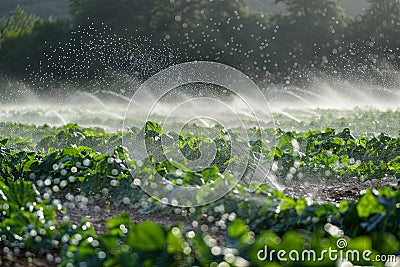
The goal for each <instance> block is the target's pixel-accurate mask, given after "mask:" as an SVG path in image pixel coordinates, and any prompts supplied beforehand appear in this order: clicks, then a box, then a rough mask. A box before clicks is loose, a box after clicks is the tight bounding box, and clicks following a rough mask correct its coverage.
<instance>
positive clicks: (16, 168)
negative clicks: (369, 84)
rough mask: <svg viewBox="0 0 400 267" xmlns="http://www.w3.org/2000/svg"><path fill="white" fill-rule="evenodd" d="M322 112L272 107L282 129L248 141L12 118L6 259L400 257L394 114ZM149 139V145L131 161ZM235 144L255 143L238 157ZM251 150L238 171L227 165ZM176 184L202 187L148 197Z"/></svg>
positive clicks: (5, 187)
mask: <svg viewBox="0 0 400 267" xmlns="http://www.w3.org/2000/svg"><path fill="white" fill-rule="evenodd" d="M318 112H319V114H320V115H319V116H318V118H315V117H312V118H310V117H308V119H306V117H307V116H305V117H301V113H300V112H296V113H293V114H296V116H300V118H301V120H298V121H293V120H288V118H287V116H285V113H281V114H276V115H275V119H276V125H277V128H276V129H261V128H252V129H247V131H246V132H247V133H249V136H254V137H255V138H254V139H253V140H250V141H245V140H246V139H244V138H241V136H240V134H239V133H240V131H239V130H238V129H235V128H232V129H226V128H223V127H222V126H220V125H215V126H213V127H211V128H205V127H203V126H199V125H196V124H193V125H191V126H190V127H188V128H185V130H184V131H182V132H180V133H172V132H164V130H163V129H162V127H161V126H160V125H159V124H157V123H154V122H147V123H146V125H145V126H144V127H143V128H138V127H131V128H129V129H130V130H129V132H127V133H122V132H119V131H107V132H106V131H104V130H103V129H102V128H100V127H86V128H85V127H82V126H78V125H77V124H72V123H71V124H66V125H63V126H58V127H54V126H48V125H43V126H34V125H29V124H26V123H25V124H18V123H13V122H3V123H1V124H0V135H1V138H0V165H1V166H0V218H1V219H0V247H1V248H2V249H1V250H0V257H1V258H0V265H4V266H17V265H18V264H19V265H20V266H53V265H54V266H55V265H61V266H266V265H268V266H281V265H283V266H352V265H351V264H355V265H356V264H357V265H374V266H384V265H385V264H386V266H398V265H396V255H397V264H399V258H398V257H399V254H400V191H399V181H400V179H399V178H400V137H399V136H398V133H397V131H398V129H399V125H398V118H399V115H400V114H399V112H398V111H378V110H361V109H360V110H351V111H348V112H347V113H346V111H342V112H339V111H331V110H320V111H318ZM338 114H340V116H339V115H338ZM328 125H330V126H331V127H334V128H328ZM295 129H296V130H295ZM200 130H201V132H202V133H203V134H196V133H197V132H200ZM207 131H208V132H210V135H207V134H204V132H205V133H207ZM215 131H217V132H218V133H219V135H217V136H215V135H211V132H215ZM383 131H385V132H383ZM260 136H261V137H263V136H268V137H273V138H272V139H271V138H268V140H273V141H272V142H266V141H265V140H266V139H264V138H257V137H260ZM141 137H144V138H143V140H144V142H145V145H146V149H147V151H150V153H149V156H148V157H146V158H134V157H133V156H132V155H131V153H130V151H129V148H130V147H135V146H137V145H138V143H137V142H139V141H138V140H141ZM165 139H168V140H175V141H176V142H170V144H171V145H170V147H165V146H163V144H162V140H165ZM211 144H213V145H215V147H216V155H215V157H214V159H213V161H212V163H211V164H210V166H208V167H207V168H204V169H196V168H193V166H190V164H189V163H188V164H185V162H183V163H182V162H175V161H173V160H171V159H170V158H169V155H172V154H173V152H174V151H180V153H181V154H182V155H184V157H185V158H186V159H188V160H193V161H195V160H196V159H198V158H200V157H201V153H202V151H203V148H204V147H208V146H210V145H211ZM234 144H235V145H239V146H240V147H246V148H247V150H246V153H243V155H241V156H235V157H232V156H231V149H232V147H233V146H234ZM171 153H172V154H171ZM244 158H246V159H247V161H246V168H245V170H244V173H243V177H242V178H241V179H238V178H237V177H236V176H235V173H234V172H229V168H230V166H232V164H233V165H234V166H235V164H239V165H240V164H241V162H243V160H244ZM258 166H262V168H261V172H260V171H259V169H257V167H258ZM227 170H228V171H227ZM171 185H173V186H179V187H182V188H195V189H196V188H197V189H199V188H200V189H201V190H193V191H190V192H193V195H192V196H190V198H188V196H185V197H186V198H187V199H190V200H191V203H181V202H180V201H181V199H185V198H183V197H182V196H178V195H177V196H176V198H174V199H166V200H164V199H161V201H160V199H159V200H157V199H156V198H154V197H151V196H150V195H153V196H154V194H153V193H154V192H156V193H158V194H159V195H162V193H160V192H159V191H162V190H164V189H163V188H166V189H165V190H166V191H168V190H169V189H168V188H169V187H170V186H171ZM157 186H158V187H157ZM154 188H159V190H158V191H157V190H153V191H151V190H152V189H154ZM226 188H228V189H229V190H225V189H226ZM277 188H278V189H277ZM370 188H371V189H370ZM143 189H145V190H143ZM149 192H151V193H152V194H150V195H149V194H148V193H149ZM215 192H218V193H221V194H220V196H219V197H218V198H216V199H215V200H214V201H210V203H207V205H197V204H204V202H202V200H203V199H206V198H207V197H208V196H210V195H213V194H215ZM156 196H158V195H157V194H156ZM165 202H168V204H166V203H165ZM281 250H282V251H284V252H285V253H284V252H279V251H281ZM304 251H306V253H304ZM358 253H359V254H358ZM357 255H358V256H359V257H356V256H357ZM346 259H347V260H348V261H346ZM350 262H351V264H350Z"/></svg>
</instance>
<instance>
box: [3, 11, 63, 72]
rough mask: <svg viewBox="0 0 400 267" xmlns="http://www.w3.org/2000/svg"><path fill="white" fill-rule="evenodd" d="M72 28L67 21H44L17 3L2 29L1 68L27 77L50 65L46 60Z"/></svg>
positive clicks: (54, 56) (55, 56)
mask: <svg viewBox="0 0 400 267" xmlns="http://www.w3.org/2000/svg"><path fill="white" fill-rule="evenodd" d="M68 31H69V25H68V23H66V22H63V21H56V20H52V19H49V20H46V21H44V20H41V19H40V18H39V17H38V16H35V15H33V14H27V13H26V12H25V11H24V10H23V9H22V8H21V7H20V6H17V8H16V9H15V10H14V11H12V12H11V15H10V17H9V19H8V21H7V23H6V25H5V27H3V29H2V30H1V33H0V69H1V70H2V71H3V72H5V73H7V74H11V75H13V76H19V77H27V76H29V75H30V74H31V73H32V72H39V71H40V70H41V68H47V67H48V66H49V65H48V64H42V63H44V62H46V61H47V55H49V54H52V51H53V50H54V49H55V48H58V47H59V45H60V42H65V40H66V38H67V34H68ZM52 56H53V58H57V55H52Z"/></svg>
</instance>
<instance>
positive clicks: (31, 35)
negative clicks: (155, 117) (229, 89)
mask: <svg viewBox="0 0 400 267" xmlns="http://www.w3.org/2000/svg"><path fill="white" fill-rule="evenodd" d="M275 2H276V3H281V2H283V3H284V5H285V7H286V10H285V12H282V13H278V14H264V13H262V12H256V11H251V10H249V9H248V8H247V6H248V4H247V3H246V1H243V0H241V1H226V0H225V1H209V0H200V1H199V0H197V1H191V2H190V3H189V2H187V1H186V0H174V1H163V0H161V1H160V0H151V1H149V0H141V1H124V0H118V1H109V0H102V1H100V2H99V1H98V0H96V1H95V0H90V1H87V0H85V1H81V0H70V1H69V12H70V18H71V19H68V20H54V19H48V20H43V19H40V18H39V17H38V16H36V15H34V14H31V15H30V14H27V13H26V12H25V11H24V10H22V9H21V8H20V7H17V8H16V9H15V10H14V11H13V12H12V13H11V15H10V17H9V18H8V19H5V18H3V19H0V51H1V53H0V68H1V69H2V71H3V72H5V73H6V74H8V75H11V76H16V77H27V76H29V75H31V74H32V73H35V74H37V73H38V72H39V73H40V74H38V76H37V77H36V79H35V84H36V85H37V82H38V80H39V81H41V80H42V79H45V80H47V81H48V80H52V79H54V80H55V81H60V80H69V81H76V82H82V81H87V80H93V79H94V80H102V79H103V80H105V81H107V82H110V81H111V80H113V79H116V78H115V73H116V72H117V73H125V74H129V75H133V76H137V77H139V78H146V77H149V76H151V75H152V74H154V73H155V72H157V71H159V70H160V69H163V68H165V67H166V66H169V65H171V64H176V63H179V62H186V61H189V60H195V59H196V60H211V61H217V62H221V63H225V64H228V65H230V66H234V67H236V68H239V69H240V70H242V71H244V72H245V73H246V74H248V75H249V76H252V77H253V78H255V79H257V80H262V79H264V80H266V81H270V82H276V81H279V82H282V81H283V82H285V83H293V82H294V81H296V80H297V79H300V80H303V79H304V74H305V72H307V71H309V70H321V71H323V72H325V73H328V74H329V73H332V72H333V73H334V74H335V75H338V74H340V73H342V74H344V73H346V74H350V75H351V74H354V75H355V76H357V75H361V76H362V78H363V79H366V78H370V79H371V77H374V79H376V80H378V81H379V80H380V81H381V82H382V81H384V82H388V81H386V80H385V79H388V78H390V71H391V70H392V68H394V69H398V63H399V57H398V54H399V50H398V49H399V48H398V47H399V40H400V38H399V27H398V26H399V23H400V22H399V19H398V18H399V17H400V14H399V12H400V3H399V1H398V0H382V1H372V0H371V1H367V2H369V3H368V8H367V9H366V10H365V11H363V12H362V13H361V14H358V15H356V16H355V17H350V16H348V15H346V13H345V12H344V10H343V8H342V7H341V6H340V2H339V1H338V0H309V1H292V0H276V1H275ZM371 71H373V72H374V74H375V75H374V76H370V72H371ZM34 76H35V75H34ZM301 77H302V78H301Z"/></svg>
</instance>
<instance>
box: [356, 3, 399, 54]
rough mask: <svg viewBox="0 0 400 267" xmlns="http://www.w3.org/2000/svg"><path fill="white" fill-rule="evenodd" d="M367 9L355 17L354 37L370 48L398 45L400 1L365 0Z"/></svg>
mask: <svg viewBox="0 0 400 267" xmlns="http://www.w3.org/2000/svg"><path fill="white" fill-rule="evenodd" d="M366 1H367V2H368V3H369V8H368V9H367V10H366V11H365V12H364V13H363V14H361V15H359V16H357V17H356V21H355V31H356V32H355V35H356V36H357V37H358V38H359V39H360V40H361V41H367V42H368V44H369V45H370V46H378V47H389V48H393V49H396V48H397V47H399V45H400V0H380V1H373V0H366Z"/></svg>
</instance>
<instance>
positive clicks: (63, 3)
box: [0, 0, 367, 18]
mask: <svg viewBox="0 0 400 267" xmlns="http://www.w3.org/2000/svg"><path fill="white" fill-rule="evenodd" d="M110 1H112V0H110ZM131 1H135V0H131ZM165 1H167V0H165ZM17 5H21V6H22V8H23V9H25V10H27V11H28V12H31V13H34V14H37V15H39V16H40V17H42V18H48V17H49V16H50V15H52V16H53V17H54V18H66V17H68V0H0V17H1V16H5V17H8V15H9V13H10V11H11V10H13V9H15V7H16V6H17ZM249 5H250V9H252V10H258V11H263V12H265V13H274V12H281V11H283V10H284V5H283V4H279V5H274V4H273V0H249ZM342 5H343V7H344V8H345V10H346V12H347V13H348V14H349V15H352V16H354V15H356V14H358V13H361V12H362V9H363V8H365V7H366V6H367V4H366V3H365V2H364V1H363V0H342Z"/></svg>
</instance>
